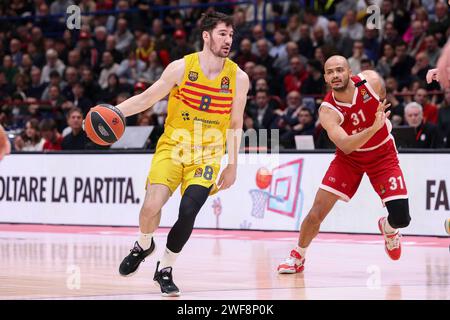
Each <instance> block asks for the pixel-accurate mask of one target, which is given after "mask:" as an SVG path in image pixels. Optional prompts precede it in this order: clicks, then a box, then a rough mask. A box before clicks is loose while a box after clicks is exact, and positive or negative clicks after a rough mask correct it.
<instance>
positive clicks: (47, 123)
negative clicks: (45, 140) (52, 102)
mask: <svg viewBox="0 0 450 320" xmlns="http://www.w3.org/2000/svg"><path fill="white" fill-rule="evenodd" d="M55 129H56V122H55V120H53V119H43V120H41V122H40V123H39V130H41V131H53V130H55Z"/></svg>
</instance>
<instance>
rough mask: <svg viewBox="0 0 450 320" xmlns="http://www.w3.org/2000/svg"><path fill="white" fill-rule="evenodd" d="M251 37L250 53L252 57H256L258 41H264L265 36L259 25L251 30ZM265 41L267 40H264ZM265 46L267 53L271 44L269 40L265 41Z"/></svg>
mask: <svg viewBox="0 0 450 320" xmlns="http://www.w3.org/2000/svg"><path fill="white" fill-rule="evenodd" d="M252 37H253V43H252V53H253V54H254V55H256V56H257V55H258V46H257V43H258V40H261V39H266V35H265V33H264V29H263V27H262V26H261V25H260V24H257V25H255V26H254V27H253V29H252ZM266 40H267V39H266ZM267 46H268V47H269V51H270V50H271V49H272V47H273V44H272V42H270V41H269V40H267Z"/></svg>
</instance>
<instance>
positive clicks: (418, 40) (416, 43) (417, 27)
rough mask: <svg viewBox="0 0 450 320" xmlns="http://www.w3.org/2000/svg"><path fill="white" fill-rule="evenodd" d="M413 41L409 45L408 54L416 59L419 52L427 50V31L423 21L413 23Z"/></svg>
mask: <svg viewBox="0 0 450 320" xmlns="http://www.w3.org/2000/svg"><path fill="white" fill-rule="evenodd" d="M411 34H412V39H411V41H410V42H409V43H408V47H407V52H408V54H409V55H410V56H412V57H414V56H416V54H418V53H419V52H422V51H424V50H425V48H426V47H425V46H426V43H425V29H424V27H423V25H422V22H421V21H418V20H416V21H413V23H412V24H411Z"/></svg>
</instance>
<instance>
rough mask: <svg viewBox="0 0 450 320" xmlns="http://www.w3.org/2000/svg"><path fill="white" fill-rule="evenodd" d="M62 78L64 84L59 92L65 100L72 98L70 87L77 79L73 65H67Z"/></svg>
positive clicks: (76, 71)
mask: <svg viewBox="0 0 450 320" xmlns="http://www.w3.org/2000/svg"><path fill="white" fill-rule="evenodd" d="M64 79H65V80H66V85H65V87H64V89H63V90H62V91H61V93H62V95H63V96H64V97H65V98H66V99H67V100H73V92H72V88H73V86H74V85H75V83H77V82H78V81H79V77H78V70H77V69H76V68H74V67H67V68H66V71H65V72H64Z"/></svg>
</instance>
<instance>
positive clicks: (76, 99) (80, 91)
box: [71, 82, 93, 116]
mask: <svg viewBox="0 0 450 320" xmlns="http://www.w3.org/2000/svg"><path fill="white" fill-rule="evenodd" d="M72 97H73V98H72V99H71V101H72V102H73V106H74V107H77V108H79V109H80V110H81V111H82V112H83V115H84V116H86V115H87V113H88V112H89V109H90V108H91V107H93V102H92V101H91V99H89V98H88V97H87V96H86V95H85V93H84V87H83V85H82V84H81V83H80V82H76V83H74V84H73V86H72Z"/></svg>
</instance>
